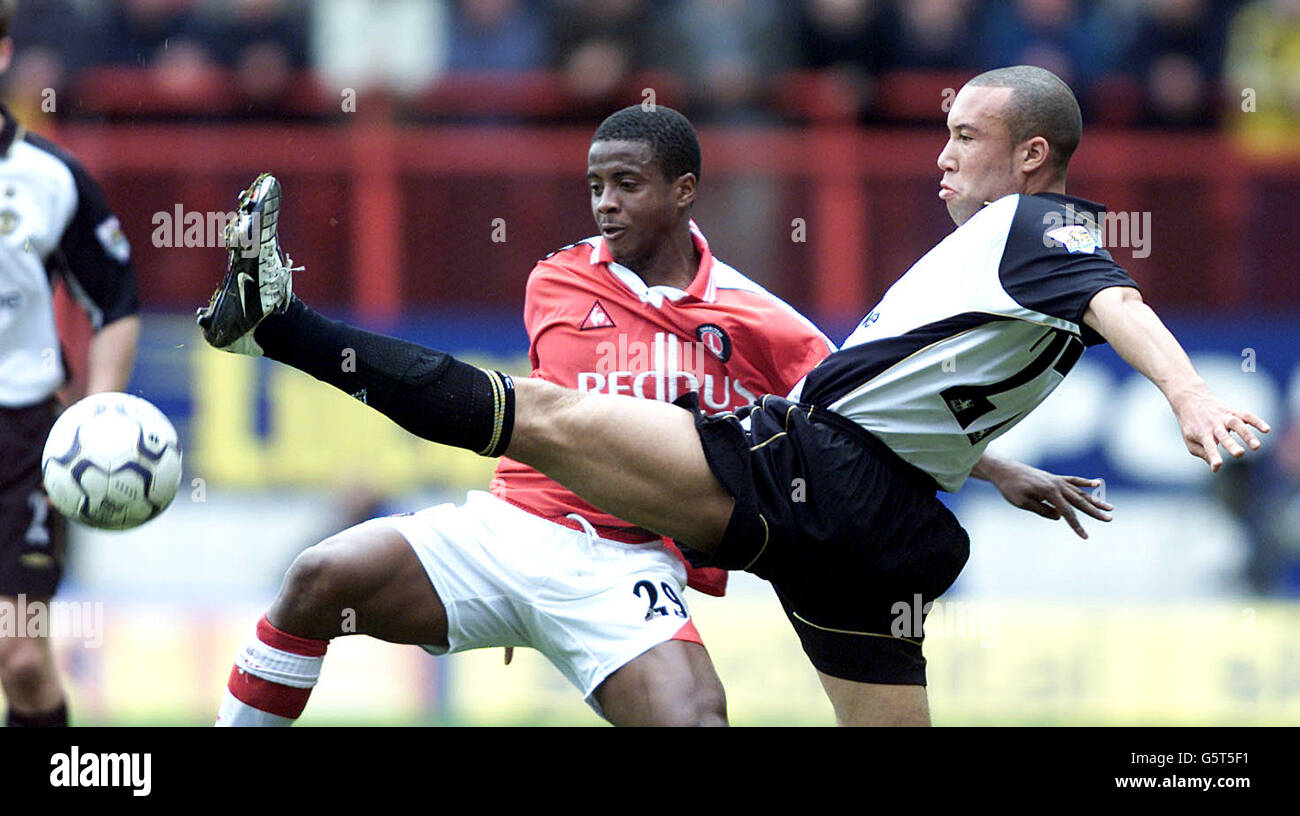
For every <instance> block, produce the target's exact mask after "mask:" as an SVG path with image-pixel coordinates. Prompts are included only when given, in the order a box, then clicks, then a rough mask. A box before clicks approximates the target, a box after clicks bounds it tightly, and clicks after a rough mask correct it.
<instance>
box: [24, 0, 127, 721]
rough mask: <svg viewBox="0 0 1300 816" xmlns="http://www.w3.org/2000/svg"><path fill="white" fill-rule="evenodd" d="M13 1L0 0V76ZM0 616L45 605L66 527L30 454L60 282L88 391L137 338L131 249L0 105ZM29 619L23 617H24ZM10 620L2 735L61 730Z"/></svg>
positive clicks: (100, 205) (54, 370)
mask: <svg viewBox="0 0 1300 816" xmlns="http://www.w3.org/2000/svg"><path fill="white" fill-rule="evenodd" d="M16 7H17V3H16V2H15V0H0V37H2V38H0V73H3V71H4V70H5V69H7V68H8V67H9V63H10V61H11V60H12V58H13V53H14V44H13V40H12V39H11V38H10V37H9V27H10V25H11V24H12V22H13V19H14V14H15V12H16ZM0 191H2V193H3V196H2V197H0V202H3V203H2V204H0V606H4V607H6V608H8V610H9V612H8V614H9V615H10V616H13V615H14V614H15V605H16V604H17V601H18V597H19V596H24V600H25V602H26V604H27V608H28V609H29V610H34V609H37V608H39V607H34V606H33V604H34V603H37V602H40V603H42V604H44V603H48V601H49V600H50V598H51V596H52V595H53V594H54V592H55V589H56V588H57V587H58V584H59V579H60V578H61V576H62V573H63V562H64V546H65V541H66V522H64V520H63V518H62V517H61V516H60V515H59V514H58V513H57V512H55V511H54V510H52V509H51V508H50V506H49V505H48V503H47V499H46V496H45V491H44V488H43V487H42V486H41V450H42V448H43V447H44V445H45V438H46V436H47V435H48V434H49V431H50V427H51V425H53V423H54V418H55V416H56V415H57V414H58V411H59V404H58V400H57V397H56V392H57V391H58V390H59V389H60V388H62V387H63V385H64V383H65V381H66V380H67V379H68V372H67V370H66V368H65V366H64V361H63V355H62V350H61V347H60V345H59V338H58V334H57V333H56V330H55V323H54V301H53V290H54V286H55V283H56V281H57V280H58V279H59V278H60V277H61V278H62V279H63V281H64V282H65V283H66V284H67V286H68V290H69V291H70V292H71V293H72V294H73V296H74V298H75V299H76V300H77V302H78V303H79V304H80V305H81V306H82V308H84V309H85V310H86V312H87V314H89V316H90V321H91V325H92V327H93V328H94V330H95V334H94V336H93V338H92V339H91V342H90V354H89V362H88V366H89V371H88V372H87V373H88V381H87V390H88V391H89V392H90V393H95V392H98V391H121V390H123V389H124V388H126V384H127V381H128V380H129V379H130V376H131V366H132V364H133V363H134V361H135V351H136V344H137V341H138V338H139V335H140V319H139V317H138V316H137V315H136V310H137V308H138V305H139V299H138V297H137V294H136V284H135V278H134V276H133V275H132V272H131V266H130V247H129V245H128V244H127V241H126V238H125V236H124V235H123V234H122V230H121V228H120V226H119V225H118V221H117V218H115V217H114V216H113V214H112V212H111V211H110V210H109V208H108V204H107V202H106V201H105V198H104V194H103V192H102V191H101V190H100V189H99V186H98V185H97V184H96V183H95V181H94V180H93V179H92V178H91V177H90V176H89V175H87V173H86V171H85V169H83V168H82V167H81V165H80V164H78V163H77V161H76V160H75V159H73V158H72V157H71V156H69V155H68V154H67V153H65V152H64V151H62V150H60V149H59V148H58V147H56V146H54V145H53V144H51V143H50V142H49V141H47V140H45V139H43V138H41V137H39V136H36V135H33V134H31V133H28V132H27V131H26V130H25V129H24V128H23V126H22V125H21V124H19V123H18V122H16V121H15V120H14V118H13V116H12V115H11V114H10V113H9V111H8V110H5V109H4V108H3V107H0ZM29 614H30V612H29ZM25 624H26V621H18V631H17V633H16V634H15V635H14V636H13V637H9V636H4V635H0V686H3V689H4V696H5V700H6V702H7V704H8V713H7V717H6V724H7V725H10V726H39V725H51V726H58V725H67V722H68V710H67V705H66V703H65V700H64V693H63V688H62V686H61V684H60V682H59V676H58V672H57V671H56V668H55V665H54V657H53V654H52V652H51V650H50V644H49V640H48V638H45V637H28V636H27V635H28V634H29V632H28V630H27V627H26V625H25Z"/></svg>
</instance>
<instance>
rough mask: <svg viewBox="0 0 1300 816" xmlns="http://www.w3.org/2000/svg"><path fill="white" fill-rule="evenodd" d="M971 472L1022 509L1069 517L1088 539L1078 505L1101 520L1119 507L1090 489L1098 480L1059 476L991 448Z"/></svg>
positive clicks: (1076, 532) (1046, 514)
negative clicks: (992, 450) (1009, 457)
mask: <svg viewBox="0 0 1300 816" xmlns="http://www.w3.org/2000/svg"><path fill="white" fill-rule="evenodd" d="M970 475H972V476H974V477H975V478H977V479H984V480H985V481H988V482H992V483H993V484H994V486H996V487H997V489H998V490H999V491H1000V492H1001V493H1002V497H1003V498H1004V499H1006V500H1007V501H1008V502H1010V503H1011V504H1012V505H1014V506H1015V507H1019V508H1020V509H1021V510H1028V511H1029V512H1031V513H1037V514H1038V515H1040V516H1042V517H1043V518H1047V519H1053V520H1055V519H1059V518H1063V519H1065V522H1066V523H1067V524H1069V525H1070V529H1071V530H1074V532H1075V534H1076V535H1077V536H1079V538H1087V537H1088V533H1087V531H1086V530H1084V529H1083V525H1082V524H1080V523H1079V517H1078V515H1076V514H1075V512H1074V509H1075V508H1078V509H1079V510H1082V511H1083V512H1084V513H1086V514H1087V515H1089V516H1091V517H1093V518H1095V519H1097V520H1098V521H1110V519H1111V516H1110V513H1109V512H1107V511H1109V510H1114V509H1115V508H1114V507H1112V506H1111V505H1110V504H1108V503H1107V502H1105V501H1103V500H1101V499H1100V498H1098V497H1097V496H1094V495H1093V494H1092V493H1090V492H1088V491H1087V489H1088V488H1093V487H1097V486H1098V485H1100V484H1101V481H1100V480H1098V479H1085V478H1083V477H1082V476H1058V475H1056V474H1055V473H1048V472H1047V471H1045V470H1041V469H1039V468H1036V467H1033V466H1031V465H1026V464H1025V463H1024V462H1017V461H1015V460H1014V459H1006V458H1004V457H1001V456H997V455H994V454H991V453H989V452H987V451H985V453H984V455H983V456H981V457H980V460H979V461H978V462H977V463H975V467H974V469H972V470H971V472H970Z"/></svg>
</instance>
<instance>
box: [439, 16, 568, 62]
mask: <svg viewBox="0 0 1300 816" xmlns="http://www.w3.org/2000/svg"><path fill="white" fill-rule="evenodd" d="M548 36H549V32H548V31H547V27H546V20H545V18H544V17H543V15H542V14H541V12H540V10H539V9H538V8H537V7H535V6H534V4H533V3H531V2H528V0H458V2H457V3H456V5H455V10H454V13H453V17H452V21H451V58H450V60H449V61H448V68H449V69H450V70H452V71H529V70H533V69H536V68H542V67H544V66H545V65H546V63H547V59H548V56H549V54H548V50H547V39H548Z"/></svg>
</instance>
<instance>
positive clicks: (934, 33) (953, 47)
mask: <svg viewBox="0 0 1300 816" xmlns="http://www.w3.org/2000/svg"><path fill="white" fill-rule="evenodd" d="M896 6H897V9H898V18H899V22H898V26H899V30H898V37H897V42H896V43H895V45H894V49H893V51H892V52H891V53H890V63H891V67H895V68H944V69H954V68H975V67H976V65H977V64H978V63H977V59H976V54H975V50H974V42H973V40H972V37H971V35H972V29H973V17H974V15H973V11H974V2H973V0H898V2H897V3H896Z"/></svg>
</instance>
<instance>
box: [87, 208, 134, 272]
mask: <svg viewBox="0 0 1300 816" xmlns="http://www.w3.org/2000/svg"><path fill="white" fill-rule="evenodd" d="M95 237H96V238H98V239H99V245H100V246H102V247H103V248H104V252H106V253H108V256H109V257H110V258H113V259H114V260H116V261H117V262H118V263H123V264H124V263H126V262H127V261H129V260H131V244H130V243H128V242H127V240H126V233H124V232H122V225H121V224H119V223H118V220H117V216H115V215H110V216H109V217H108V218H105V219H104V220H103V221H101V222H100V224H99V226H98V227H95Z"/></svg>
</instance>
